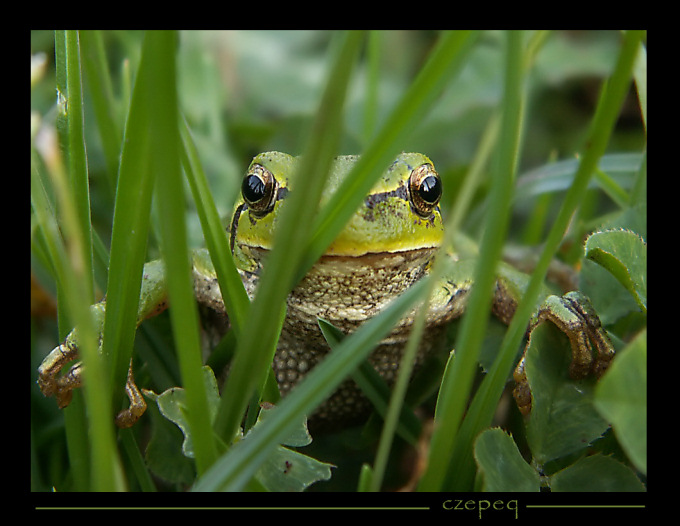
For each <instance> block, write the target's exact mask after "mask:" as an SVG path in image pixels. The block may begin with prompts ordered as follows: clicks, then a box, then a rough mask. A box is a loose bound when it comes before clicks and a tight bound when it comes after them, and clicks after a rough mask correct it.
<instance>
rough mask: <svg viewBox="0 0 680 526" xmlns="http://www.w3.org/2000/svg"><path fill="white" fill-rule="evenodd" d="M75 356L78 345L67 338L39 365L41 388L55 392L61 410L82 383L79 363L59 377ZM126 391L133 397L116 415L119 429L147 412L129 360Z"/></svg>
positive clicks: (81, 371) (49, 393)
mask: <svg viewBox="0 0 680 526" xmlns="http://www.w3.org/2000/svg"><path fill="white" fill-rule="evenodd" d="M76 359H78V348H77V345H76V344H75V343H74V341H73V340H72V339H71V338H67V339H66V341H65V342H64V343H62V344H61V345H59V346H58V347H56V348H55V349H54V350H52V352H51V353H50V354H48V355H47V357H46V358H45V359H44V360H43V362H42V364H40V367H39V368H38V385H39V387H40V390H41V391H42V393H43V395H45V396H52V395H54V397H55V398H56V400H57V405H58V406H59V409H64V408H65V407H66V406H68V405H69V404H70V403H71V398H72V397H73V389H77V388H78V387H81V386H82V385H83V379H82V374H83V367H82V364H81V363H80V362H78V363H76V364H75V365H73V366H72V367H71V368H70V369H69V371H68V372H67V373H66V374H64V375H61V376H58V375H59V371H61V369H62V368H63V367H64V366H65V365H66V364H67V363H69V362H71V361H73V360H76ZM125 392H126V394H127V396H128V399H129V400H130V407H129V408H128V409H124V410H122V411H121V412H120V413H118V415H117V416H116V425H117V426H118V427H120V428H126V427H130V426H132V425H133V424H134V423H135V422H137V420H139V417H141V416H142V415H143V414H144V411H146V402H145V401H144V398H143V396H142V394H141V393H140V391H139V388H138V387H137V385H136V384H135V380H134V377H133V375H132V361H130V369H129V370H128V377H127V382H126V384H125Z"/></svg>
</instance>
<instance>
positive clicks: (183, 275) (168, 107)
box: [143, 31, 217, 474]
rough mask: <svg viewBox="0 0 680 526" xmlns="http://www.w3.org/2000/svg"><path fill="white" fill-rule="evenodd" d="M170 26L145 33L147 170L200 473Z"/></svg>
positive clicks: (202, 401) (203, 436)
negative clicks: (151, 176) (151, 175)
mask: <svg viewBox="0 0 680 526" xmlns="http://www.w3.org/2000/svg"><path fill="white" fill-rule="evenodd" d="M176 48H177V35H176V33H175V32H174V31H152V32H149V33H147V34H146V36H145V39H144V52H145V55H144V59H143V60H144V61H145V64H146V67H147V68H148V69H147V70H146V71H145V74H146V75H148V79H149V80H151V79H153V83H149V84H148V85H147V89H150V90H152V91H149V92H148V93H147V103H148V105H149V108H148V111H149V129H148V133H149V135H150V137H151V139H150V144H149V157H150V170H151V171H152V172H155V173H156V174H157V175H156V177H157V181H156V187H155V192H156V199H157V202H158V215H159V233H160V236H159V240H160V245H161V253H162V254H163V259H164V261H165V266H166V273H167V285H168V299H169V302H170V303H171V305H172V308H171V309H170V319H171V320H172V332H173V335H174V340H175V345H176V348H177V354H178V357H179V365H180V371H181V373H182V385H183V386H184V389H185V392H186V400H187V408H186V411H187V412H186V416H187V420H188V422H189V427H190V429H191V434H192V436H193V437H194V453H195V458H196V468H197V471H198V473H199V474H200V473H202V472H204V471H205V470H206V469H207V468H208V467H209V466H210V465H211V464H212V463H213V462H214V460H215V458H216V457H217V449H216V444H215V441H214V440H213V434H212V423H211V422H210V411H209V408H208V398H207V393H206V390H205V384H204V382H203V371H202V365H203V363H202V360H201V341H200V340H201V337H200V332H199V327H198V308H197V306H196V302H195V299H194V287H193V279H192V273H191V258H190V256H189V249H188V246H187V234H186V225H185V214H183V213H178V211H182V210H184V187H183V184H182V173H181V167H180V149H181V143H180V134H179V128H178V124H179V112H178V108H177V86H176V65H175V50H176Z"/></svg>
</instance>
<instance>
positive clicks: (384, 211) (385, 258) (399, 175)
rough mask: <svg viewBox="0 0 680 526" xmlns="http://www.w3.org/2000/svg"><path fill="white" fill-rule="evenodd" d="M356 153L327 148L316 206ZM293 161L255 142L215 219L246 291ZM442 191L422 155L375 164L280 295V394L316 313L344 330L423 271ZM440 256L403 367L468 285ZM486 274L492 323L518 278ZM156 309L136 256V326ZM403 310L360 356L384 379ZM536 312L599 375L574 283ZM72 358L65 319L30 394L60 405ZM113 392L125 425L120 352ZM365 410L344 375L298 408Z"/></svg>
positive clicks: (592, 321) (601, 344)
mask: <svg viewBox="0 0 680 526" xmlns="http://www.w3.org/2000/svg"><path fill="white" fill-rule="evenodd" d="M358 159H359V157H358V156H356V155H344V156H339V157H337V158H335V160H334V161H333V163H332V165H331V168H330V171H329V176H328V182H327V188H326V192H324V195H323V197H322V200H321V203H320V206H323V204H324V201H327V200H328V199H329V198H330V196H331V195H332V194H333V193H334V192H335V191H337V189H338V188H339V187H340V185H341V183H342V182H343V180H344V178H345V177H346V175H347V174H348V173H349V172H350V170H351V169H352V167H353V166H354V165H355V164H356V162H357V160H358ZM299 162H300V157H294V156H291V155H289V154H286V153H281V152H275V151H271V152H264V153H261V154H258V155H256V156H255V157H254V158H253V160H252V162H251V163H250V166H249V167H248V169H247V170H246V173H245V175H244V177H243V180H242V184H241V195H240V197H239V199H238V200H237V202H236V203H235V205H234V208H233V213H232V215H231V220H230V221H229V222H228V226H227V229H228V239H229V244H230V250H231V253H232V255H233V258H234V261H235V263H236V266H237V268H238V270H239V273H240V276H241V279H242V282H243V285H244V287H245V289H246V292H247V293H248V295H249V296H250V297H251V299H252V298H253V297H254V295H255V293H256V291H257V287H258V282H259V276H260V274H261V271H262V268H263V267H264V266H265V265H266V261H267V255H268V253H269V252H270V251H271V249H272V247H273V243H274V239H275V235H276V227H277V223H278V220H279V218H280V216H281V210H282V209H284V207H285V206H286V200H287V199H286V198H287V196H288V195H289V194H290V192H291V191H292V190H291V181H293V178H294V176H295V171H296V169H297V166H298V165H299ZM442 194H443V184H442V180H441V177H440V176H439V174H438V173H437V171H436V169H435V167H434V163H433V162H432V161H431V160H430V159H429V158H428V157H427V156H426V155H424V154H421V153H405V152H403V153H401V154H399V155H398V156H397V157H396V159H394V161H393V162H392V163H391V164H390V165H389V166H388V167H387V168H386V169H385V170H384V171H383V173H382V175H381V176H380V178H379V179H378V180H377V182H376V183H375V185H374V186H373V188H372V189H371V190H370V192H369V193H368V195H366V197H365V198H364V200H363V202H362V203H361V204H360V206H359V207H358V209H357V210H356V211H355V213H354V214H353V215H352V217H351V218H350V219H349V221H348V223H347V224H346V226H345V227H344V229H343V230H342V231H341V232H340V233H339V234H338V236H337V237H336V238H335V239H334V240H333V242H332V243H331V244H330V245H329V246H328V247H327V249H326V250H325V252H324V254H323V255H322V256H321V257H320V258H319V259H318V261H317V262H316V263H315V264H314V265H313V266H312V267H311V269H310V270H309V271H308V272H307V274H306V275H305V276H304V277H303V278H302V279H301V281H300V282H299V283H298V284H297V285H296V286H295V287H294V288H293V290H292V291H291V292H290V294H289V296H288V299H287V312H286V316H285V320H284V323H283V327H282V330H281V334H280V337H279V341H278V344H277V349H276V353H275V355H274V360H273V363H272V368H273V372H274V375H275V377H276V381H277V384H278V387H279V391H280V393H281V395H282V396H286V395H287V393H289V392H290V391H291V390H292V389H293V388H294V387H295V385H297V384H298V383H299V382H300V381H301V380H302V379H303V378H304V377H305V376H306V375H307V374H308V373H309V371H311V370H313V369H314V367H315V366H316V365H317V364H318V363H319V362H320V361H321V360H323V358H324V357H325V356H326V355H327V354H328V353H329V352H330V348H329V345H328V344H327V342H326V340H325V339H324V337H323V334H322V332H321V330H320V327H319V323H318V320H319V319H324V320H326V321H328V322H330V323H331V324H333V325H334V326H336V327H337V328H339V329H340V330H341V331H343V332H344V333H351V332H353V331H355V330H356V329H357V328H358V327H360V326H361V324H362V323H364V322H365V321H366V320H368V319H371V318H372V317H374V316H376V315H377V314H378V313H379V312H381V311H382V310H383V309H384V308H385V307H386V306H387V305H389V304H390V302H392V301H393V300H394V299H395V298H397V297H398V296H399V295H400V294H402V293H403V292H404V291H406V290H407V289H409V288H410V287H411V286H413V285H414V284H415V283H416V282H417V281H418V280H421V279H423V278H424V277H425V276H427V275H428V274H429V273H430V271H431V268H432V262H433V258H434V257H435V254H437V252H438V251H439V249H440V247H441V245H442V242H443V239H444V224H443V221H442V211H441V208H440V201H441V198H442ZM445 257H449V258H451V259H452V262H453V264H452V267H451V268H452V269H454V270H453V271H452V272H450V273H449V274H447V275H444V276H443V277H442V278H441V279H440V282H439V283H437V284H436V286H435V288H434V293H433V295H432V297H431V298H430V301H429V303H428V310H427V314H426V322H425V323H426V330H425V331H424V337H423V338H422V339H421V341H420V343H419V347H418V352H417V357H416V363H415V364H414V371H415V370H417V369H418V367H419V366H420V365H421V364H422V363H423V362H424V360H425V359H426V358H427V357H428V356H429V355H431V354H432V353H433V352H436V350H437V349H438V348H441V346H442V345H443V344H442V342H444V341H445V340H446V338H445V335H446V330H447V327H448V326H449V324H450V323H451V322H452V321H453V320H454V319H456V318H459V317H460V316H461V315H462V314H463V312H464V311H465V307H466V303H467V299H468V297H469V294H470V291H471V289H472V287H473V285H474V279H473V275H474V272H473V270H474V261H473V260H471V259H463V258H459V257H458V256H457V254H456V253H455V251H453V250H451V249H449V250H447V252H446V254H445ZM192 272H193V282H194V292H195V297H196V300H197V302H198V304H199V305H200V306H202V307H203V308H204V309H207V310H209V311H212V312H213V313H214V314H216V315H218V316H221V317H223V318H224V319H225V320H226V323H227V325H228V315H227V314H226V309H225V306H224V302H223V300H222V296H221V292H220V288H219V284H218V282H217V276H216V272H215V270H214V267H213V266H212V263H211V261H210V256H209V253H208V252H207V250H205V249H197V250H195V251H194V252H193V254H192ZM497 274H498V275H497V278H496V286H495V290H494V295H493V308H492V311H493V314H494V315H495V316H496V317H497V318H498V319H500V320H501V321H502V322H504V323H509V322H510V321H511V319H512V316H513V314H514V311H515V309H516V307H517V304H518V301H519V299H520V297H521V294H522V292H523V284H524V285H525V284H526V279H525V278H526V277H527V276H526V275H525V274H522V273H521V272H519V271H517V270H515V269H514V268H512V267H511V266H510V265H507V264H500V265H499V268H498V272H497ZM167 307H168V298H167V292H166V287H165V273H164V267H163V262H162V261H161V260H156V261H151V262H148V263H146V264H145V266H144V271H143V278H142V285H141V291H140V303H139V310H138V317H137V321H138V324H140V323H142V321H143V320H144V319H146V318H149V317H151V316H154V315H156V314H158V313H160V312H162V311H163V310H164V309H165V308H167ZM105 309H106V301H105V299H104V300H102V301H101V302H99V303H97V304H95V305H93V306H92V307H91V310H92V314H93V317H94V320H95V324H96V327H97V329H98V330H99V332H100V333H101V331H102V330H103V319H104V313H105ZM414 317H415V308H414V310H412V311H411V312H410V313H407V314H406V315H404V317H403V318H402V319H401V320H400V321H399V322H398V323H397V324H396V326H395V327H394V328H393V329H392V331H391V332H390V333H389V334H388V335H387V336H386V337H385V338H384V339H383V340H382V341H381V342H380V343H379V344H378V345H377V347H376V349H375V350H374V351H373V352H372V354H371V355H370V358H369V362H370V363H371V365H372V366H373V367H374V368H375V370H376V371H377V372H378V374H379V375H380V376H381V377H382V378H383V379H384V380H385V381H386V382H387V383H388V384H392V383H393V382H394V381H395V379H396V375H397V372H398V368H399V363H400V360H401V357H402V355H403V352H404V348H405V345H406V341H407V339H408V336H409V333H410V329H411V325H412V323H413V319H414ZM545 321H550V322H552V323H554V324H555V325H556V326H557V327H558V328H559V329H560V330H561V331H563V332H564V333H565V334H566V335H567V336H568V337H569V340H570V342H571V347H572V362H571V365H570V370H569V372H570V374H571V376H572V377H573V378H575V379H578V378H583V377H585V376H587V375H590V374H593V375H595V376H601V375H602V373H603V372H604V371H605V370H606V369H607V367H608V366H609V363H610V362H611V360H612V358H613V357H614V348H613V346H612V344H611V341H610V339H609V337H608V335H607V333H606V331H605V329H604V328H603V327H602V325H601V323H600V320H599V318H598V317H597V314H596V312H595V310H594V309H593V307H592V305H591V304H590V302H589V300H588V298H587V297H585V296H584V295H582V294H581V293H579V292H577V291H571V292H568V293H566V294H564V295H563V296H558V295H550V294H544V296H543V297H542V298H541V300H540V302H539V304H538V305H537V308H536V311H535V314H534V316H533V318H532V321H531V323H530V324H529V327H528V328H527V334H530V333H531V331H532V329H533V328H534V327H535V326H536V325H538V324H539V323H543V322H545ZM100 340H101V338H100ZM593 347H594V349H593ZM525 355H526V350H525V351H524V354H522V356H521V358H520V360H519V362H518V364H517V366H516V368H515V370H514V373H513V378H514V381H515V387H514V390H513V395H514V398H515V401H516V403H517V406H518V408H519V409H520V411H521V412H522V413H523V414H525V415H528V414H529V413H530V411H531V390H530V387H529V384H528V380H527V377H526V372H525V369H524V364H525ZM77 359H78V335H77V329H74V330H73V331H72V332H71V333H69V335H68V336H67V337H66V339H65V340H64V342H63V343H61V344H60V345H58V346H57V347H56V348H55V349H54V350H52V351H51V352H50V353H49V354H48V355H47V356H46V358H45V359H44V360H43V362H42V364H41V365H40V367H39V371H38V384H39V386H40V389H41V391H42V393H43V394H44V395H45V396H55V398H56V400H57V404H58V406H59V407H60V408H64V407H66V406H68V405H69V403H70V400H71V396H72V392H73V390H74V389H76V388H78V387H80V386H81V385H82V383H83V377H84V376H85V375H84V371H83V367H82V365H81V363H80V362H77V363H75V365H73V366H71V367H70V369H69V370H68V371H67V372H66V373H64V374H60V371H61V370H62V369H64V368H65V367H66V365H67V364H69V363H71V362H73V361H75V360H77ZM125 391H126V394H127V396H128V399H129V401H130V405H129V408H127V409H123V410H121V411H120V412H119V413H118V414H117V415H116V416H115V422H116V424H117V425H118V427H120V428H127V427H130V426H132V425H133V424H135V423H136V422H137V421H138V420H139V418H140V417H141V416H142V415H143V414H144V412H145V410H146V402H145V401H144V396H143V394H142V392H141V391H140V389H139V388H138V386H137V385H136V383H135V380H134V374H133V369H132V362H131V363H130V368H129V371H128V376H127V381H126V385H125ZM370 410H371V405H370V402H368V400H367V398H366V397H365V396H364V395H363V393H362V392H361V390H360V389H359V388H358V386H357V385H356V384H355V383H354V381H353V380H352V379H347V380H344V381H343V382H342V383H341V384H340V385H339V387H338V388H337V390H336V391H335V392H334V393H333V394H331V395H330V396H329V398H328V399H327V400H326V401H325V402H323V403H322V404H321V405H320V406H319V407H318V408H317V409H316V410H315V412H314V413H313V414H312V415H310V422H311V421H312V420H313V421H315V422H317V427H318V428H324V427H335V428H337V427H338V426H340V427H341V426H342V425H346V424H348V423H351V422H354V421H357V420H360V419H361V418H362V415H366V414H370ZM364 417H365V416H364Z"/></svg>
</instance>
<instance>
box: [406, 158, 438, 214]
mask: <svg viewBox="0 0 680 526" xmlns="http://www.w3.org/2000/svg"><path fill="white" fill-rule="evenodd" d="M409 194H410V196H411V204H412V205H413V208H414V210H415V211H416V212H417V213H418V215H420V216H422V217H430V215H432V211H433V210H434V209H435V207H436V206H437V204H438V203H439V200H440V199H441V197H442V182H441V180H440V179H439V174H438V173H437V172H436V171H435V169H434V167H433V166H432V165H431V164H422V165H420V166H419V167H418V168H416V169H414V170H413V171H412V172H411V177H410V178H409Z"/></svg>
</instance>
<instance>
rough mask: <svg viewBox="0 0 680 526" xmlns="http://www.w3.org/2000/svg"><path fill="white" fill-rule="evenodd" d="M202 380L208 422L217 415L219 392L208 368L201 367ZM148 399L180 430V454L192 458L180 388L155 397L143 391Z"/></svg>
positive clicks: (192, 452)
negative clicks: (206, 400) (181, 435)
mask: <svg viewBox="0 0 680 526" xmlns="http://www.w3.org/2000/svg"><path fill="white" fill-rule="evenodd" d="M203 380H204V382H205V385H206V395H207V398H208V407H209V410H210V421H211V422H213V421H214V420H215V415H216V414H217V407H218V404H219V400H220V394H219V390H218V388H217V380H216V379H215V373H213V370H212V369H211V368H210V367H208V366H204V367H203ZM145 394H146V396H147V397H148V398H151V399H152V400H154V401H155V402H156V404H158V409H159V410H160V412H161V414H162V415H163V416H164V417H165V418H167V419H168V420H170V421H171V422H173V423H175V424H176V425H177V427H179V428H180V429H181V430H182V433H183V434H184V442H183V443H182V453H184V456H186V457H189V458H194V447H193V440H192V437H191V433H190V432H189V423H188V422H187V418H186V414H185V412H186V408H187V405H186V393H185V391H184V389H182V388H181V387H171V388H170V389H167V390H165V391H163V392H162V393H161V394H159V395H156V394H155V393H152V392H150V391H145Z"/></svg>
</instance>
